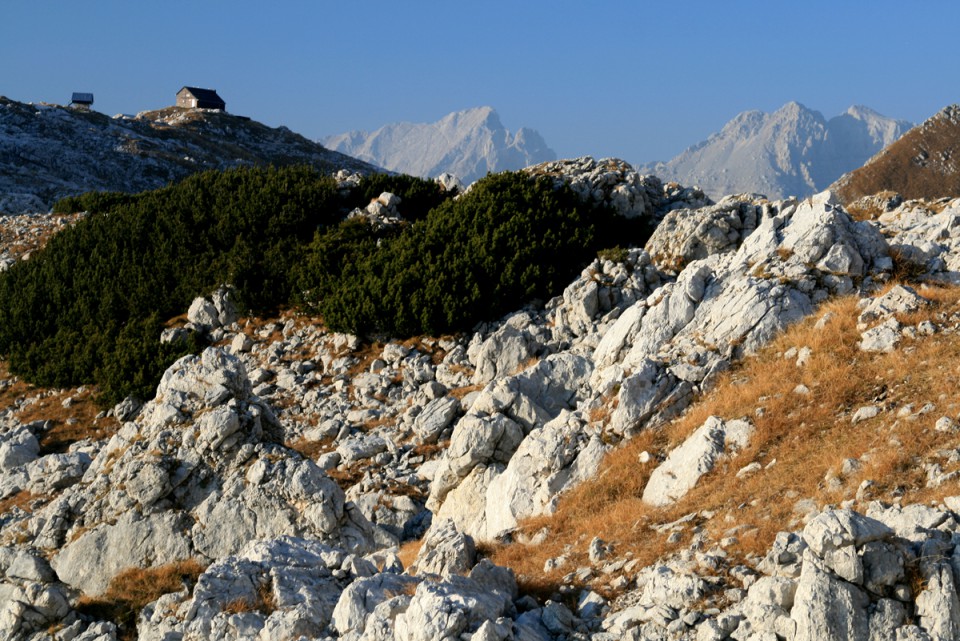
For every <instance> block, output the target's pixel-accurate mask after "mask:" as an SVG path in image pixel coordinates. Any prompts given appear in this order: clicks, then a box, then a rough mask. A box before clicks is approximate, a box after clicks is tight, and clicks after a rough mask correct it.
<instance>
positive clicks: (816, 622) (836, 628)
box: [790, 550, 870, 641]
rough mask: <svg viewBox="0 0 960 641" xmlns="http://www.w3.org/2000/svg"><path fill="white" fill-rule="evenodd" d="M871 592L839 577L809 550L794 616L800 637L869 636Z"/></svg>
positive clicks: (825, 640) (818, 640)
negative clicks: (869, 595)
mask: <svg viewBox="0 0 960 641" xmlns="http://www.w3.org/2000/svg"><path fill="white" fill-rule="evenodd" d="M869 603H870V599H869V597H868V596H867V594H866V593H865V592H864V591H863V590H861V589H860V588H858V587H857V586H855V585H853V584H852V583H847V582H846V581H843V580H841V579H838V578H836V577H835V576H833V575H832V574H831V573H830V572H828V571H826V569H825V568H824V567H823V566H822V565H821V562H820V560H819V559H818V558H817V556H816V555H814V554H813V552H812V551H810V550H807V552H806V553H805V554H804V559H803V571H802V572H801V574H800V579H799V582H798V584H797V592H796V595H795V597H794V605H793V609H792V610H791V612H790V618H792V619H793V620H794V621H796V624H797V628H796V636H795V637H794V639H795V640H796V641H847V640H850V639H867V638H868V636H869V633H870V629H869V615H868V611H867V606H868V605H869Z"/></svg>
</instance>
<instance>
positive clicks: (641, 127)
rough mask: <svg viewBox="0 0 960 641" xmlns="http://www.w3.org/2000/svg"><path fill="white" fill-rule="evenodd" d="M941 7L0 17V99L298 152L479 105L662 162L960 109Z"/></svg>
mask: <svg viewBox="0 0 960 641" xmlns="http://www.w3.org/2000/svg"><path fill="white" fill-rule="evenodd" d="M957 27H960V3H956V2H952V1H951V2H948V1H940V0H928V1H916V2H903V1H902V0H901V1H899V2H892V1H887V0H877V1H870V2H868V1H867V0H861V1H857V2H854V1H852V0H832V1H830V2H827V1H823V0H808V1H806V2H783V1H778V0H767V1H766V2H753V1H751V2H747V1H741V2H738V1H736V0H730V1H728V2H717V1H716V0H713V1H684V0H674V1H672V2H640V1H634V2H628V1H625V0H624V1H608V2H602V1H598V2H590V3H588V2H573V1H567V0H556V1H553V2H539V1H532V2H520V1H519V0H513V1H512V2H505V1H497V0H493V1H489V2H479V1H474V2H462V1H461V2H457V1H456V0H453V1H448V2H431V1H416V0H410V1H408V2H398V1H397V0H393V1H391V2H380V1H378V2H363V1H360V0H349V1H340V2H327V1H321V0H311V1H308V0H295V1H285V0H273V1H271V2H266V1H262V2H252V1H248V0H191V1H186V0H166V1H165V2H155V1H153V0H90V1H89V2H78V1H76V0H0V95H5V96H7V97H9V98H12V99H15V100H21V101H27V102H40V101H46V102H55V103H66V102H69V98H70V94H71V92H73V91H90V92H93V93H94V94H95V96H96V104H95V105H94V106H95V108H96V109H97V110H99V111H102V112H104V113H107V114H110V115H112V114H115V113H136V112H138V111H143V110H147V109H155V108H159V107H163V106H167V105H170V104H173V102H174V94H175V93H176V91H177V90H178V89H179V88H180V87H181V86H184V85H193V86H200V87H211V88H215V89H217V90H218V91H219V92H220V95H221V96H223V98H224V99H225V100H226V101H227V109H228V110H229V111H231V112H233V113H237V114H242V115H247V116H251V117H253V118H254V119H256V120H260V121H262V122H264V123H266V124H268V125H271V126H279V125H286V126H288V127H289V128H291V129H293V130H294V131H297V132H299V133H301V134H303V135H305V136H307V137H308V138H312V139H317V138H320V137H322V136H324V135H328V134H334V133H340V132H342V131H347V130H351V129H368V130H372V129H376V128H377V127H379V126H381V125H383V124H386V123H389V122H397V121H401V120H406V121H413V122H431V121H433V120H436V119H438V118H440V117H442V116H443V115H445V114H447V113H449V112H451V111H455V110H459V109H465V108H469V107H475V106H481V105H491V106H493V107H495V108H496V109H497V111H498V112H499V114H500V116H501V120H502V121H503V123H504V124H505V125H506V126H507V128H509V129H511V130H514V129H516V128H518V127H521V126H529V127H533V128H534V129H537V130H538V131H540V133H541V134H542V135H543V136H544V138H545V139H546V141H547V143H548V144H549V145H550V146H551V147H553V148H554V149H555V150H556V151H557V153H558V154H559V155H560V156H562V157H570V156H578V155H584V154H591V155H594V156H597V157H601V156H616V157H621V158H625V159H627V160H629V161H631V162H643V161H648V160H660V159H668V158H670V157H672V156H674V155H676V154H677V153H679V152H680V151H681V150H683V149H684V148H685V147H687V146H689V145H692V144H694V143H696V142H698V141H699V140H702V139H704V138H706V137H707V136H708V135H709V134H710V133H712V132H714V131H717V130H719V129H720V128H721V127H722V126H723V124H724V123H725V122H726V121H727V120H729V119H730V118H732V117H733V116H735V115H736V114H737V113H739V112H741V111H744V110H747V109H760V110H763V111H772V110H775V109H777V108H778V107H780V106H781V105H783V104H784V103H786V102H788V101H790V100H797V101H799V102H801V103H803V104H805V105H806V106H808V107H810V108H812V109H816V110H818V111H821V112H822V113H823V114H824V115H825V116H827V117H831V116H834V115H837V114H839V113H841V112H843V111H844V110H845V109H846V108H847V107H848V106H850V105H852V104H863V105H867V106H869V107H872V108H873V109H876V110H877V111H879V112H880V113H882V114H884V115H887V116H891V117H896V118H904V119H907V120H911V121H914V122H917V121H922V120H923V119H925V118H927V117H929V116H931V115H933V114H934V113H935V112H937V111H938V110H939V109H941V108H942V107H944V106H946V105H948V104H952V103H956V102H960V47H957V46H956V30H957Z"/></svg>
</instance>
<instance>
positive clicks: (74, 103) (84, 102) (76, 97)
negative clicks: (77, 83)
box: [70, 92, 93, 109]
mask: <svg viewBox="0 0 960 641" xmlns="http://www.w3.org/2000/svg"><path fill="white" fill-rule="evenodd" d="M91 105H93V94H92V93H77V92H74V94H73V98H72V99H71V100H70V106H71V107H81V108H83V109H89V108H90V107H91Z"/></svg>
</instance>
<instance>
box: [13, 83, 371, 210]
mask: <svg viewBox="0 0 960 641" xmlns="http://www.w3.org/2000/svg"><path fill="white" fill-rule="evenodd" d="M267 164H273V165H291V164H309V165H312V166H314V167H317V168H318V169H320V170H321V171H324V172H332V171H337V170H338V169H348V170H350V171H359V172H371V171H375V169H376V168H375V167H373V166H371V165H369V164H367V163H364V162H360V161H358V160H356V159H354V158H350V157H348V156H345V155H343V154H341V153H337V152H334V151H330V150H327V149H324V148H323V147H322V146H321V145H318V144H317V143H315V142H311V141H310V140H307V139H306V138H304V137H303V136H300V135H298V134H295V133H293V132H291V131H290V130H289V129H286V128H285V127H279V128H276V129H273V128H270V127H267V126H265V125H262V124H260V123H258V122H255V121H253V120H250V119H249V118H242V117H238V116H233V115H230V114H227V113H223V112H214V111H201V110H190V109H182V108H179V107H169V108H167V109H162V110H159V111H150V112H144V113H141V114H138V115H137V116H136V117H128V116H122V117H115V118H110V117H108V116H106V115H104V114H101V113H97V112H93V111H80V110H75V109H68V108H66V107H60V106H57V105H42V104H41V105H33V104H26V103H21V102H17V101H14V100H9V99H7V98H4V97H0V212H3V213H19V212H26V211H41V210H46V209H48V208H49V207H50V205H51V204H53V202H55V201H56V200H57V199H58V198H61V197H63V196H67V195H73V194H78V193H82V192H86V191H93V190H107V191H125V192H137V191H143V190H146V189H155V188H157V187H162V186H164V185H166V184H168V183H170V182H174V181H177V180H180V179H182V178H184V177H186V176H188V175H190V174H193V173H196V172H198V171H203V170H206V169H223V168H226V167H233V166H238V165H267Z"/></svg>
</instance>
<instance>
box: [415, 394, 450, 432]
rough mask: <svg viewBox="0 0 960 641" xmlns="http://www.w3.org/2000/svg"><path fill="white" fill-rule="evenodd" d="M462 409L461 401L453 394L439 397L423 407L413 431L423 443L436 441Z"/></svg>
mask: <svg viewBox="0 0 960 641" xmlns="http://www.w3.org/2000/svg"><path fill="white" fill-rule="evenodd" d="M459 411H460V402H459V401H458V400H457V399H456V398H454V397H452V396H444V397H442V398H437V399H434V400H432V401H430V402H429V403H427V405H426V407H424V408H423V411H422V412H421V413H420V414H419V415H417V418H416V419H414V422H413V431H414V432H415V433H416V434H417V438H418V439H419V440H420V442H422V443H435V442H436V441H437V439H438V438H439V437H440V435H441V434H442V433H443V431H444V430H445V429H447V427H449V426H450V423H451V422H453V419H454V418H455V417H456V416H457V414H458V413H459Z"/></svg>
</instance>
